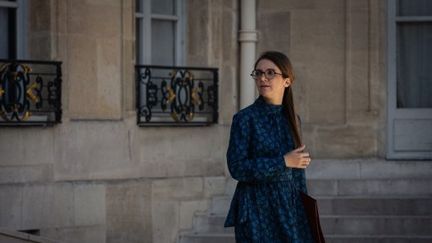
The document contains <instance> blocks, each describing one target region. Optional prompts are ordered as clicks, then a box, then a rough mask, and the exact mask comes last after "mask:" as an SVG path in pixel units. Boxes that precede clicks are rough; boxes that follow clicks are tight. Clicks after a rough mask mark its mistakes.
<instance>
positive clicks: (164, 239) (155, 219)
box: [151, 200, 180, 243]
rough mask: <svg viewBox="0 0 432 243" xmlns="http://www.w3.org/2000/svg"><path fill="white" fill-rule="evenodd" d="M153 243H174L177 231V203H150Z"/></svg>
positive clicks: (159, 201) (156, 201)
mask: <svg viewBox="0 0 432 243" xmlns="http://www.w3.org/2000/svg"><path fill="white" fill-rule="evenodd" d="M151 208H152V232H153V240H152V242H153V243H168V242H175V241H176V237H177V233H178V229H179V225H180V222H179V217H180V216H179V202H178V201H168V200H153V201H152V207H151Z"/></svg>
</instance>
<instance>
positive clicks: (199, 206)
mask: <svg viewBox="0 0 432 243" xmlns="http://www.w3.org/2000/svg"><path fill="white" fill-rule="evenodd" d="M208 207H209V201H208V200H196V201H181V202H180V209H179V211H180V215H179V227H180V229H192V223H193V217H194V215H195V213H196V212H203V211H205V210H207V209H208Z"/></svg>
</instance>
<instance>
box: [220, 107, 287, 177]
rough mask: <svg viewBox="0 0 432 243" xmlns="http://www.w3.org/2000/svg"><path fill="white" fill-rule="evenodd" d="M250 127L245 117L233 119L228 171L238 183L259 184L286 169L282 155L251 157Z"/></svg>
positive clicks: (237, 116)
mask: <svg viewBox="0 0 432 243" xmlns="http://www.w3.org/2000/svg"><path fill="white" fill-rule="evenodd" d="M251 142H253V141H251V127H250V123H249V121H248V120H247V117H245V116H239V115H235V116H234V118H233V122H232V126H231V133H230V141H229V146H228V151H227V162H228V169H229V171H230V173H231V176H232V177H233V178H234V179H236V180H238V181H246V182H260V181H265V180H266V179H269V178H271V177H272V176H274V175H276V174H278V173H280V172H283V171H284V170H285V168H286V166H285V161H284V158H283V156H282V155H279V156H275V157H252V156H250V155H249V151H250V146H251Z"/></svg>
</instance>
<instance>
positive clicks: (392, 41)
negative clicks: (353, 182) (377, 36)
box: [387, 0, 432, 159]
mask: <svg viewBox="0 0 432 243" xmlns="http://www.w3.org/2000/svg"><path fill="white" fill-rule="evenodd" d="M388 13H389V14H388V49H387V51H388V73H387V74H388V77H387V78H388V100H387V101H388V103H387V105H388V108H387V109H388V123H387V125H388V129H387V134H388V135H387V138H388V139H387V158H388V159H432V1H430V0H388Z"/></svg>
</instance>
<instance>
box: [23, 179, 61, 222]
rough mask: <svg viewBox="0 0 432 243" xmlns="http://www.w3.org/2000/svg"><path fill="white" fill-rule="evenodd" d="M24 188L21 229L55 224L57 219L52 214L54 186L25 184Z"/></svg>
mask: <svg viewBox="0 0 432 243" xmlns="http://www.w3.org/2000/svg"><path fill="white" fill-rule="evenodd" d="M22 190H23V202H22V206H21V210H22V223H21V227H20V229H39V228H41V227H50V226H53V221H54V219H55V216H54V215H53V214H52V206H53V205H54V204H53V198H54V186H53V185H35V186H25V187H23V189H22Z"/></svg>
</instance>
